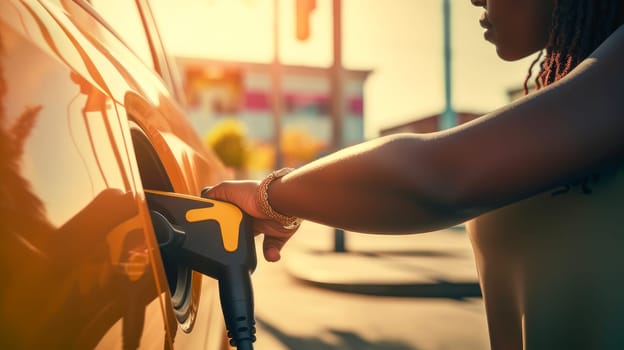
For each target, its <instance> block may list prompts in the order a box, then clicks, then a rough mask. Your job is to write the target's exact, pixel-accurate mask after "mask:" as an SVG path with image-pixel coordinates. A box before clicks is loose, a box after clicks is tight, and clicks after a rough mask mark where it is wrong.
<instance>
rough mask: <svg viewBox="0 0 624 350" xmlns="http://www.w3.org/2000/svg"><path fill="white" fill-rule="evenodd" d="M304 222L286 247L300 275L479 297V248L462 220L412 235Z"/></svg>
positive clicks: (349, 286)
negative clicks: (340, 235) (338, 234)
mask: <svg viewBox="0 0 624 350" xmlns="http://www.w3.org/2000/svg"><path fill="white" fill-rule="evenodd" d="M334 232H335V229H334V228H331V227H327V226H323V225H320V224H316V223H311V222H304V223H303V224H302V227H301V228H300V229H299V232H298V233H297V234H295V235H294V236H293V238H292V239H291V241H290V242H289V243H288V244H287V245H286V247H285V248H284V250H283V251H282V261H283V262H284V263H285V265H286V269H287V271H288V272H289V273H290V274H291V275H292V276H293V277H294V278H296V279H297V280H299V281H302V282H304V283H307V284H311V285H314V286H317V287H322V288H328V289H332V290H337V291H342V292H349V293H359V294H369V295H382V296H394V297H428V298H453V299H463V298H471V297H480V296H481V290H480V288H479V282H478V278H477V270H476V266H475V260H474V254H473V251H472V247H471V245H470V241H469V238H468V235H467V233H466V231H465V229H464V227H463V226H456V227H453V228H449V229H445V230H440V231H434V232H430V233H424V234H410V235H376V234H362V233H354V232H348V231H347V232H345V247H346V252H335V251H334Z"/></svg>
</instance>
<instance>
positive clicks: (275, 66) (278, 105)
mask: <svg viewBox="0 0 624 350" xmlns="http://www.w3.org/2000/svg"><path fill="white" fill-rule="evenodd" d="M271 84H272V89H271V101H272V103H271V110H272V114H273V146H274V147H275V166H274V167H275V168H276V169H279V168H281V167H283V166H284V165H283V164H284V160H283V156H282V146H281V140H282V111H283V109H284V107H283V104H284V101H283V99H282V72H281V63H280V59H279V0H273V63H272V64H271Z"/></svg>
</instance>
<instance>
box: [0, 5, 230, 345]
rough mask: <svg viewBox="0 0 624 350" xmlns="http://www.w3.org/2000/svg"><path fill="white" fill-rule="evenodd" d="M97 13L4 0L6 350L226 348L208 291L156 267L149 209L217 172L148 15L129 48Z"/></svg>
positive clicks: (175, 271)
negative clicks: (156, 198)
mask: <svg viewBox="0 0 624 350" xmlns="http://www.w3.org/2000/svg"><path fill="white" fill-rule="evenodd" d="M109 2H111V3H112V2H115V1H99V3H102V4H103V5H107V6H108V3H109ZM97 3H98V2H96V1H94V2H93V5H91V4H90V3H87V2H86V1H83V0H39V1H37V0H23V1H18V0H2V1H0V133H1V136H0V167H1V170H0V276H1V278H2V282H1V286H2V287H0V318H1V323H0V328H1V331H0V332H1V333H0V334H1V335H0V349H75V348H99V349H122V348H123V349H136V348H149V349H163V348H174V347H175V348H190V349H226V348H228V346H227V341H226V335H225V331H224V329H225V327H224V322H223V315H222V313H221V310H220V308H219V303H218V297H217V293H218V288H217V284H216V281H214V280H212V279H211V278H201V276H200V275H199V274H197V273H195V272H191V271H190V270H188V269H186V268H183V267H181V266H177V265H176V264H175V263H171V262H167V261H163V260H162V258H161V255H160V252H159V249H158V244H157V242H156V238H155V236H154V231H153V227H152V223H151V220H150V216H149V213H148V209H147V206H146V202H145V194H144V190H145V189H153V190H161V191H175V192H178V193H185V194H193V195H197V194H199V193H200V190H201V187H203V186H205V185H210V184H214V183H216V182H218V181H221V180H223V179H224V178H225V176H226V175H225V174H226V171H225V169H224V167H223V166H222V164H221V163H220V162H219V161H218V160H217V159H216V157H215V156H214V154H213V153H211V152H210V151H207V150H206V149H205V148H204V146H203V144H202V142H201V141H200V139H199V138H198V137H197V135H196V133H195V132H194V130H193V129H192V128H191V126H190V124H189V123H188V122H187V120H186V119H185V116H184V114H183V112H182V109H181V107H180V105H181V104H180V101H181V95H180V93H179V91H180V89H179V86H178V81H177V80H176V74H175V73H174V72H175V71H174V69H173V67H172V66H171V65H170V61H169V60H168V59H167V56H166V55H165V54H164V50H163V46H162V43H161V41H160V40H159V36H158V31H157V26H156V23H155V21H154V18H153V17H152V15H151V11H150V8H149V6H148V3H147V0H136V1H127V0H126V1H122V3H123V6H125V7H124V11H123V13H119V14H118V16H117V17H116V19H117V20H121V21H123V22H125V23H126V24H128V25H134V27H133V28H134V29H135V33H134V34H135V35H132V36H129V37H128V39H126V38H125V37H124V35H121V34H118V33H120V32H119V31H118V30H117V28H115V30H113V27H111V25H110V24H108V23H107V21H105V20H104V18H103V17H105V16H104V15H103V13H102V12H100V11H99V10H98V4H97ZM120 28H121V27H120ZM123 28H125V27H123ZM137 29H138V30H137ZM126 40H128V41H126Z"/></svg>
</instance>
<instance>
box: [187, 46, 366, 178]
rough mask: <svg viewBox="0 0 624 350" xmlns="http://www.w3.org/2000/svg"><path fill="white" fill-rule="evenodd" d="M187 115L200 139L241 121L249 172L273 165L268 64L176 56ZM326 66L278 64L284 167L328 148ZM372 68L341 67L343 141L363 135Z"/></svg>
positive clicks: (350, 141)
mask: <svg viewBox="0 0 624 350" xmlns="http://www.w3.org/2000/svg"><path fill="white" fill-rule="evenodd" d="M177 63H178V66H179V68H180V71H181V74H182V76H183V80H184V81H183V84H184V89H185V92H186V96H187V99H188V106H187V109H188V111H187V112H188V115H189V118H190V120H191V123H192V124H193V126H194V127H195V129H196V130H197V131H198V132H199V134H200V135H201V136H202V137H205V138H210V137H212V138H214V135H210V134H211V132H213V131H214V130H218V129H219V124H222V123H232V122H234V123H239V125H240V128H242V129H244V130H243V132H244V137H245V138H246V141H247V142H248V150H249V154H248V155H247V156H248V158H247V161H246V170H247V173H248V174H247V175H249V176H254V175H255V174H258V175H261V174H262V173H266V171H269V170H272V169H273V168H274V165H275V164H274V158H275V157H274V155H275V147H274V146H275V138H274V132H275V131H274V121H273V113H272V108H271V107H272V106H271V99H272V91H271V86H272V85H271V64H262V63H248V62H232V61H218V60H211V59H203V58H189V57H178V58H177ZM329 74H330V70H329V68H323V67H309V66H292V65H282V66H281V77H282V82H281V85H282V101H283V111H282V116H281V148H282V155H283V161H284V166H298V165H300V164H302V163H305V162H309V161H311V160H313V159H315V158H317V157H319V156H320V155H323V154H324V153H327V152H329V151H330V150H331V147H332V145H331V142H332V120H331V116H330V106H331V98H330V92H329V91H330V80H329ZM369 74H370V71H360V70H344V80H343V87H344V109H343V128H342V134H343V135H342V137H343V144H344V145H351V144H355V143H358V142H361V141H363V139H364V118H363V113H364V99H363V85H364V82H365V81H366V79H367V77H368V75H369Z"/></svg>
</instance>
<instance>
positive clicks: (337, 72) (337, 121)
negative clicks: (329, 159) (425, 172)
mask: <svg viewBox="0 0 624 350" xmlns="http://www.w3.org/2000/svg"><path fill="white" fill-rule="evenodd" d="M332 7H333V39H334V40H333V55H334V60H333V64H332V66H331V70H330V81H331V83H330V92H331V118H332V145H333V149H334V151H337V150H339V149H341V148H342V147H343V146H344V144H343V142H344V140H343V122H342V119H343V114H344V108H343V106H344V96H343V95H344V93H343V84H342V83H343V82H342V75H343V69H342V1H341V0H333V3H332ZM334 251H335V252H345V251H346V247H345V233H344V231H343V230H341V229H339V228H336V229H334Z"/></svg>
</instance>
